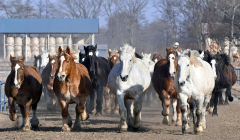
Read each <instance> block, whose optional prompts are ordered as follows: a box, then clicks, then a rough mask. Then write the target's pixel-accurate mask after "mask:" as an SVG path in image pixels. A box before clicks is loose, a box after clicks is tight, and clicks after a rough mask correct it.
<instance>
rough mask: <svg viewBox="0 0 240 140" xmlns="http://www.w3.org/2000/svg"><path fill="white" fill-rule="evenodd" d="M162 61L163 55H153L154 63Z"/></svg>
mask: <svg viewBox="0 0 240 140" xmlns="http://www.w3.org/2000/svg"><path fill="white" fill-rule="evenodd" d="M161 59H162V55H161V54H153V57H152V61H153V62H155V63H157V62H158V61H159V60H161Z"/></svg>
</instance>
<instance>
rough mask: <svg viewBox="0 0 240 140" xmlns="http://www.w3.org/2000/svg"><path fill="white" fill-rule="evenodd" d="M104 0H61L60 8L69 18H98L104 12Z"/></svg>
mask: <svg viewBox="0 0 240 140" xmlns="http://www.w3.org/2000/svg"><path fill="white" fill-rule="evenodd" d="M102 3H103V0H59V4H58V6H59V9H61V11H59V12H62V13H63V16H64V17H67V18H97V17H98V16H99V15H101V14H102V9H101V6H102Z"/></svg>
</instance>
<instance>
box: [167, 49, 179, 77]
mask: <svg viewBox="0 0 240 140" xmlns="http://www.w3.org/2000/svg"><path fill="white" fill-rule="evenodd" d="M166 51H167V60H168V62H169V63H170V65H169V75H170V77H171V78H174V77H175V74H176V72H177V70H178V66H177V55H176V49H174V48H169V47H167V48H166Z"/></svg>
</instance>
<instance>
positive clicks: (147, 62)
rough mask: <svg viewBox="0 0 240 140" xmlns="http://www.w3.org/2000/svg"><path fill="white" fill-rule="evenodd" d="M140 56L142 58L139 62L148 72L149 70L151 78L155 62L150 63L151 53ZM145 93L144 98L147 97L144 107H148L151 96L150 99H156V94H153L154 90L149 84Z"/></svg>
mask: <svg viewBox="0 0 240 140" xmlns="http://www.w3.org/2000/svg"><path fill="white" fill-rule="evenodd" d="M142 56H143V58H142V59H141V60H142V62H143V63H144V64H145V65H146V67H147V68H148V70H149V72H150V74H151V77H152V74H153V71H154V66H155V64H156V62H153V61H152V59H151V53H150V54H144V53H142ZM145 93H146V94H145V96H146V97H147V99H146V105H147V106H150V102H151V96H152V99H154V98H155V97H156V92H155V90H154V88H153V85H152V83H151V84H150V86H149V87H148V89H147V90H146V92H145Z"/></svg>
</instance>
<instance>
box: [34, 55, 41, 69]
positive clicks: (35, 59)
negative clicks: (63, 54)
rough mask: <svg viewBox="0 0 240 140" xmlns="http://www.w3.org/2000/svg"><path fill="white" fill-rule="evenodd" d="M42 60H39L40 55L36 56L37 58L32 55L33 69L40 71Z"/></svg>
mask: <svg viewBox="0 0 240 140" xmlns="http://www.w3.org/2000/svg"><path fill="white" fill-rule="evenodd" d="M41 59H42V58H41V55H38V56H36V55H34V64H33V66H34V67H37V68H38V69H39V70H40V68H41V67H40V66H41V62H42V60H41Z"/></svg>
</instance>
